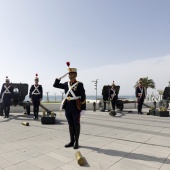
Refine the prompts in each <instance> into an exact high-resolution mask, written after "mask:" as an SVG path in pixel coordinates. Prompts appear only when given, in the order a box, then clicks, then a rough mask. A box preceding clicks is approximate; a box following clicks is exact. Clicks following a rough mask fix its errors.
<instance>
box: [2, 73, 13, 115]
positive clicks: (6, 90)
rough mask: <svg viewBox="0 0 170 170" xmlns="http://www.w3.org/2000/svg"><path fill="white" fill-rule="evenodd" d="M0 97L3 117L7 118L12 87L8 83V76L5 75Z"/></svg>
mask: <svg viewBox="0 0 170 170" xmlns="http://www.w3.org/2000/svg"><path fill="white" fill-rule="evenodd" d="M0 98H1V99H2V103H3V109H4V112H5V116H4V118H9V112H10V104H11V100H12V98H13V87H12V85H10V80H9V78H8V76H7V77H6V80H5V83H4V84H3V85H2V89H1V94H0Z"/></svg>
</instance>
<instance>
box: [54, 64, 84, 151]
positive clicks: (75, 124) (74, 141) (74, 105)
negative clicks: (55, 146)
mask: <svg viewBox="0 0 170 170" xmlns="http://www.w3.org/2000/svg"><path fill="white" fill-rule="evenodd" d="M68 63H69V62H67V65H68V66H69V65H70V64H68ZM68 71H69V73H66V74H65V75H64V76H62V77H60V78H57V79H56V80H55V82H54V85H53V87H56V88H61V89H64V91H65V98H64V99H63V102H62V105H61V107H62V108H63V109H65V116H66V118H67V121H68V124H69V133H70V142H69V143H68V144H66V145H65V147H66V148H67V147H73V148H74V149H78V147H79V143H78V142H79V135H80V116H81V115H82V114H84V113H85V110H86V95H85V89H84V86H83V83H82V82H79V81H77V80H76V77H77V69H76V68H69V69H68ZM67 74H69V79H70V81H68V82H65V83H60V80H61V79H62V78H63V77H65V76H66V75H67ZM62 108H61V109H62Z"/></svg>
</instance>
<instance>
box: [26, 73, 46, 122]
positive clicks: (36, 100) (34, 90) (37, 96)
mask: <svg viewBox="0 0 170 170" xmlns="http://www.w3.org/2000/svg"><path fill="white" fill-rule="evenodd" d="M38 82H39V78H38V74H36V77H35V84H34V85H32V86H31V88H30V93H29V97H30V99H31V101H32V104H33V111H34V120H36V119H38V113H39V106H40V102H41V100H42V98H43V89H42V86H41V85H39V84H38Z"/></svg>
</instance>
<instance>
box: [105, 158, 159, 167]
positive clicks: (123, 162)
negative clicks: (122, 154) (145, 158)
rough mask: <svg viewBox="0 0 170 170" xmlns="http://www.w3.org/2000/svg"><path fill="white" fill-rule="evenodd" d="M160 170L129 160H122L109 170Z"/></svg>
mask: <svg viewBox="0 0 170 170" xmlns="http://www.w3.org/2000/svg"><path fill="white" fill-rule="evenodd" d="M125 169H126V170H132V169H133V170H158V169H157V168H153V167H150V166H147V165H144V164H141V163H137V162H134V161H131V160H128V159H122V160H121V161H119V162H117V163H116V164H114V165H112V166H111V167H110V168H108V170H125Z"/></svg>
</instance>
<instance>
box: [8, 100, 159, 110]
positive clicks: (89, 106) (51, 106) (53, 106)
mask: <svg viewBox="0 0 170 170" xmlns="http://www.w3.org/2000/svg"><path fill="white" fill-rule="evenodd" d="M146 104H147V105H149V106H150V107H154V105H153V102H147V103H146ZM43 105H44V106H45V107H47V108H48V109H49V110H51V111H59V108H60V104H54V103H50V104H43ZM157 105H158V104H157ZM136 107H137V104H136V103H127V104H124V109H134V108H136ZM143 107H146V106H143ZM96 109H97V110H99V107H98V104H97V106H96ZM86 110H93V104H92V103H87V105H86ZM32 111H33V107H32V106H31V112H32ZM40 111H43V109H42V108H41V107H40ZM10 112H11V113H20V112H24V109H23V107H21V106H11V110H10Z"/></svg>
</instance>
